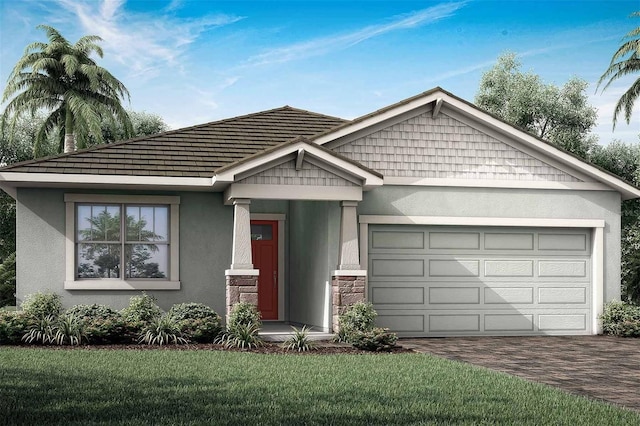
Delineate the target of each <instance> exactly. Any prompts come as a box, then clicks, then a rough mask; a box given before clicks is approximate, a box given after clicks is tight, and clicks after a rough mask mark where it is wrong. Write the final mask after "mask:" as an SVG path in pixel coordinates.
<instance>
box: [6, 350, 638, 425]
mask: <svg viewBox="0 0 640 426" xmlns="http://www.w3.org/2000/svg"><path fill="white" fill-rule="evenodd" d="M0 413H1V417H0V419H1V421H0V423H2V424H56V423H57V424H82V425H87V424H96V423H103V424H105V423H108V424H131V425H139V424H216V425H218V424H221V425H222V424H260V425H265V424H385V425H390V424H395V425H398V424H400V425H402V424H405V425H406V424H420V423H425V424H495V423H502V424H504V423H507V424H536V425H539V424H554V425H557V424H566V425H589V424H591V425H607V424H609V425H612V424H616V425H624V424H640V415H638V414H637V413H634V412H631V411H626V410H623V409H620V408H616V407H613V406H610V405H607V404H603V403H599V402H594V401H589V400H587V399H584V398H580V397H575V396H571V395H567V394H565V393H563V392H561V391H559V390H555V389H552V388H550V387H547V386H544V385H539V384H534V383H529V382H526V381H524V380H521V379H518V378H515V377H511V376H507V375H505V374H500V373H494V372H491V371H488V370H485V369H481V368H477V367H473V366H470V365H467V364H461V363H455V362H452V361H447V360H444V359H439V358H435V357H431V356H427V355H418V354H389V355H322V356H319V355H310V356H309V355H304V356H299V355H264V354H252V353H238V352H222V351H203V350H201V351H169V350H81V349H77V350H60V349H42V348H0Z"/></svg>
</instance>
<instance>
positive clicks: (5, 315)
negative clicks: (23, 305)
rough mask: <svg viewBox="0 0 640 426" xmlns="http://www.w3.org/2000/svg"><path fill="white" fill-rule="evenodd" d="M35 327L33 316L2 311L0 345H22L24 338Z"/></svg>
mask: <svg viewBox="0 0 640 426" xmlns="http://www.w3.org/2000/svg"><path fill="white" fill-rule="evenodd" d="M33 325H35V320H34V318H33V317H32V316H31V315H27V314H25V313H24V312H22V311H0V344H3V345H14V344H17V343H20V342H21V340H22V336H24V335H25V333H27V331H28V330H29V329H30V328H31V327H32V326H33Z"/></svg>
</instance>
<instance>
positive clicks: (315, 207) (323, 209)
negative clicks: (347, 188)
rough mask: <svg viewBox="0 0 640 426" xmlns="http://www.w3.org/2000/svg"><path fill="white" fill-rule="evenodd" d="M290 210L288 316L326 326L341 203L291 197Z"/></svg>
mask: <svg viewBox="0 0 640 426" xmlns="http://www.w3.org/2000/svg"><path fill="white" fill-rule="evenodd" d="M289 211H290V218H291V219H290V225H289V230H290V238H289V240H290V246H291V249H290V259H289V265H290V279H289V297H290V299H289V300H290V306H289V309H290V311H289V320H290V321H291V322H296V323H301V324H307V325H313V326H317V327H323V325H324V321H325V320H328V319H329V318H330V313H329V310H328V309H330V305H329V306H328V309H327V305H328V304H330V301H331V299H330V297H331V295H330V291H329V289H330V284H331V271H333V270H335V269H336V266H337V263H338V241H339V232H340V206H339V204H338V203H337V202H326V201H292V202H291V203H290V206H289Z"/></svg>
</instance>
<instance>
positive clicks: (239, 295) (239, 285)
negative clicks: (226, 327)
mask: <svg viewBox="0 0 640 426" xmlns="http://www.w3.org/2000/svg"><path fill="white" fill-rule="evenodd" d="M240 302H246V303H251V304H252V305H255V306H256V307H257V306H258V276H257V275H227V320H228V319H229V314H230V313H231V309H233V305H235V304H236V303H240Z"/></svg>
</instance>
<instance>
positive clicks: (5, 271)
mask: <svg viewBox="0 0 640 426" xmlns="http://www.w3.org/2000/svg"><path fill="white" fill-rule="evenodd" d="M15 293H16V252H15V251H14V252H13V253H11V254H10V255H9V256H8V257H7V258H6V259H4V262H2V264H0V306H7V305H9V306H14V305H15V304H16V294H15Z"/></svg>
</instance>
